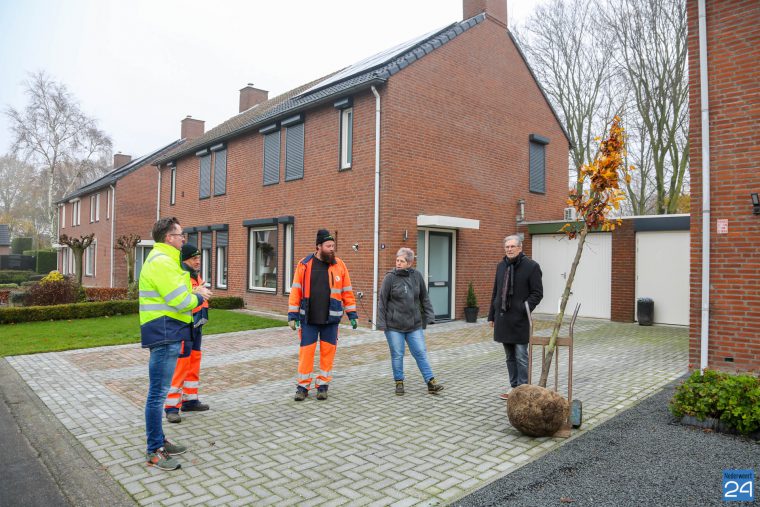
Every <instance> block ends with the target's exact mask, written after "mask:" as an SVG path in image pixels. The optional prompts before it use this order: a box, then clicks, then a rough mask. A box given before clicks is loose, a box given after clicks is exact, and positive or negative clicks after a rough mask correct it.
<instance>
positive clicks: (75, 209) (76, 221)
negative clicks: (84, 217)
mask: <svg viewBox="0 0 760 507" xmlns="http://www.w3.org/2000/svg"><path fill="white" fill-rule="evenodd" d="M80 212H81V201H80V200H79V199H77V200H76V201H74V202H72V203H71V225H72V226H76V225H80V224H81V223H82V222H81V220H80V219H81V213H80Z"/></svg>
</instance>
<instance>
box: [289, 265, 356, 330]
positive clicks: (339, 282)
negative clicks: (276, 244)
mask: <svg viewBox="0 0 760 507" xmlns="http://www.w3.org/2000/svg"><path fill="white" fill-rule="evenodd" d="M313 261H314V254H311V255H309V256H308V257H305V258H303V259H301V260H300V261H299V262H298V266H296V273H295V275H294V276H293V286H292V287H291V288H290V298H289V299H288V321H291V320H298V321H300V322H301V323H308V322H309V297H310V291H311V267H312V265H313ZM327 275H328V277H329V278H330V306H329V313H328V317H327V323H328V324H338V323H340V320H341V318H343V312H344V311H345V312H346V315H347V316H348V318H349V319H358V318H359V315H358V314H357V313H356V298H355V297H354V291H353V288H352V287H351V277H349V275H348V268H347V267H346V265H345V264H344V263H343V261H342V260H340V259H338V258H337V257H336V258H335V262H333V263H332V264H331V265H330V266H329V267H328V268H327Z"/></svg>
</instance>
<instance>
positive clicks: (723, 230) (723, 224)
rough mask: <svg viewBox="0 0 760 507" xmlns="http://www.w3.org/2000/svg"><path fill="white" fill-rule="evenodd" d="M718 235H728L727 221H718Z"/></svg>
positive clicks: (725, 219) (723, 219)
mask: <svg viewBox="0 0 760 507" xmlns="http://www.w3.org/2000/svg"><path fill="white" fill-rule="evenodd" d="M718 234H728V219H727V218H722V219H720V220H718Z"/></svg>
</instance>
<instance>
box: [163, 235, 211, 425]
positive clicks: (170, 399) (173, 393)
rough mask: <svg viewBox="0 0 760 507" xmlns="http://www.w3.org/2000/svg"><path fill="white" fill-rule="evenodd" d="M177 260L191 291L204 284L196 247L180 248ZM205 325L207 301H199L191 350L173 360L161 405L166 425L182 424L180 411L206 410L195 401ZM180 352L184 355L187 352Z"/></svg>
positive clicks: (206, 406) (205, 406) (195, 312)
mask: <svg viewBox="0 0 760 507" xmlns="http://www.w3.org/2000/svg"><path fill="white" fill-rule="evenodd" d="M180 259H182V269H184V270H185V271H189V272H190V283H191V284H192V286H193V289H195V287H197V286H201V287H202V286H203V283H204V282H203V279H202V278H201V275H200V269H201V252H200V251H199V250H198V247H196V246H195V245H190V244H185V245H182V250H181V253H180ZM206 322H208V301H203V304H202V305H201V306H199V307H197V308H195V309H194V310H193V324H192V326H193V328H192V335H193V347H192V350H191V351H190V355H188V356H184V354H180V357H179V359H177V367H176V368H175V369H174V377H172V385H171V388H170V389H169V394H168V396H167V397H166V403H165V404H164V411H165V412H166V420H167V421H169V422H170V423H178V422H182V418H181V417H180V415H179V411H180V409H181V410H182V411H183V412H202V411H204V410H208V409H209V406H208V405H206V404H205V403H201V402H200V400H199V399H198V387H200V372H201V335H202V331H201V328H202V327H203V325H204V324H205V323H206ZM186 344H187V342H183V344H182V346H183V347H184V346H186ZM183 352H184V353H185V354H186V353H187V351H183ZM183 356H184V357H183Z"/></svg>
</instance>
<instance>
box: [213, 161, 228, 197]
mask: <svg viewBox="0 0 760 507" xmlns="http://www.w3.org/2000/svg"><path fill="white" fill-rule="evenodd" d="M226 193H227V150H219V151H217V152H216V154H215V155H214V195H223V194H226Z"/></svg>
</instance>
